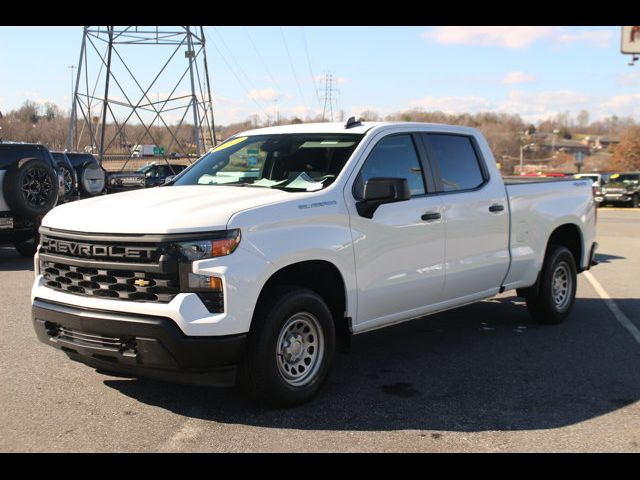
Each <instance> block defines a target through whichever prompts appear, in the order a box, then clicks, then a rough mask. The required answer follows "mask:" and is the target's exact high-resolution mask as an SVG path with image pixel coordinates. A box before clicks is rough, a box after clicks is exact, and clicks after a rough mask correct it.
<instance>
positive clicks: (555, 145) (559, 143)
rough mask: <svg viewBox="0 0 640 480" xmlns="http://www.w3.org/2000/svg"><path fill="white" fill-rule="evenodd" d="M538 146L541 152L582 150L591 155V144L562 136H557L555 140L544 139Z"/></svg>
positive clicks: (574, 151)
mask: <svg viewBox="0 0 640 480" xmlns="http://www.w3.org/2000/svg"><path fill="white" fill-rule="evenodd" d="M539 148H540V151H541V152H543V153H546V154H553V153H556V152H564V153H568V154H572V153H576V152H582V153H584V154H585V155H591V153H592V146H591V145H590V144H589V143H586V144H585V143H584V141H583V140H565V139H564V138H557V139H556V140H555V141H552V140H549V139H545V140H544V141H543V142H542V143H541V144H540V146H539Z"/></svg>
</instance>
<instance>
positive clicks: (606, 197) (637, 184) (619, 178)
mask: <svg viewBox="0 0 640 480" xmlns="http://www.w3.org/2000/svg"><path fill="white" fill-rule="evenodd" d="M600 192H601V197H602V203H603V204H606V203H611V204H617V205H626V206H628V207H633V208H638V206H640V172H620V173H614V174H613V175H611V176H610V177H609V183H607V184H606V185H604V186H603V187H602V188H601V189H600Z"/></svg>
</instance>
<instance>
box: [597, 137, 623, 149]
mask: <svg viewBox="0 0 640 480" xmlns="http://www.w3.org/2000/svg"><path fill="white" fill-rule="evenodd" d="M618 143H620V138H619V137H609V136H607V135H603V136H602V137H598V138H596V140H595V143H594V148H596V149H597V150H606V149H608V148H609V147H610V146H611V145H617V144H618Z"/></svg>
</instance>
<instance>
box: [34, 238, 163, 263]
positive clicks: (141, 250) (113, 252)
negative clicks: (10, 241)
mask: <svg viewBox="0 0 640 480" xmlns="http://www.w3.org/2000/svg"><path fill="white" fill-rule="evenodd" d="M42 248H43V250H45V251H46V252H49V253H59V254H61V255H73V256H77V257H88V258H92V257H111V258H137V259H144V260H146V259H150V258H151V255H152V253H153V252H154V251H155V248H146V247H119V246H117V245H97V244H90V243H80V242H70V241H67V240H58V239H55V238H43V239H42Z"/></svg>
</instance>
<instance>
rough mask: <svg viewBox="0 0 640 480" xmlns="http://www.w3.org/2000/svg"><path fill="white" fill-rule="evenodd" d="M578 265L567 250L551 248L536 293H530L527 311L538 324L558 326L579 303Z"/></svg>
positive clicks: (534, 291) (527, 295)
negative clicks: (576, 303)
mask: <svg viewBox="0 0 640 480" xmlns="http://www.w3.org/2000/svg"><path fill="white" fill-rule="evenodd" d="M576 289H577V275H576V262H575V259H574V258H573V254H572V253H571V251H569V249H568V248H566V247H562V246H559V245H550V246H549V248H548V250H547V255H546V256H545V259H544V264H543V266H542V272H541V274H540V285H539V286H538V288H537V289H535V288H532V289H527V290H528V292H527V294H526V296H525V299H526V301H527V309H528V310H529V313H530V314H531V317H532V318H533V319H534V320H535V321H536V322H538V323H545V324H556V323H560V322H562V321H563V320H565V319H566V318H567V317H568V316H569V314H570V313H571V310H572V309H573V304H574V303H575V299H576Z"/></svg>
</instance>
